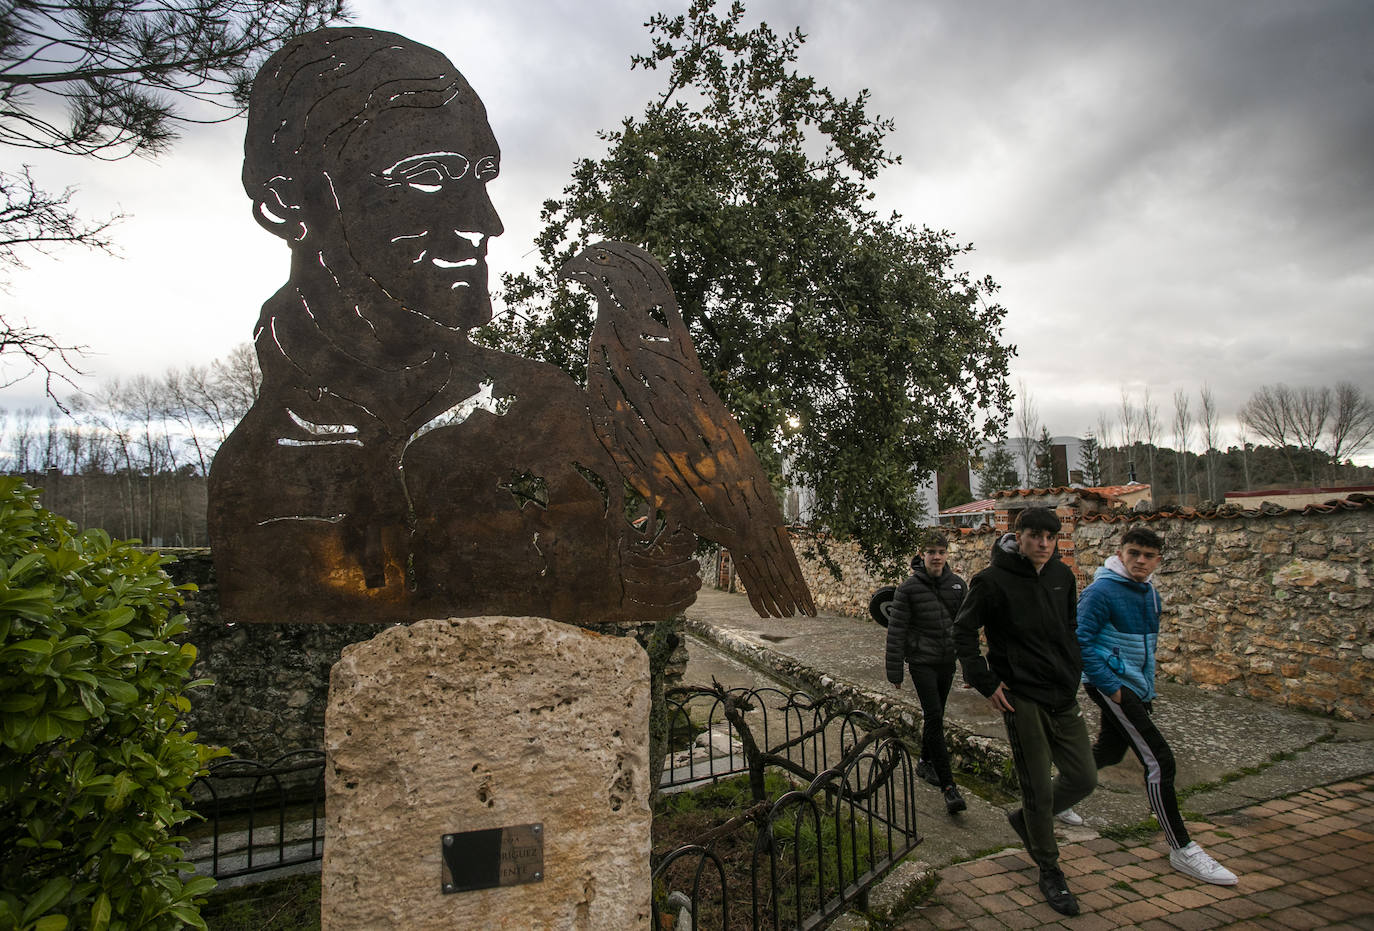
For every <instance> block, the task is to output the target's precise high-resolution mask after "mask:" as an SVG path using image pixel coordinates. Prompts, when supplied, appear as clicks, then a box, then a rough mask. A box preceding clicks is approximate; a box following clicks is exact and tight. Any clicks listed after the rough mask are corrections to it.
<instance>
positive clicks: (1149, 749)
mask: <svg viewBox="0 0 1374 931" xmlns="http://www.w3.org/2000/svg"><path fill="white" fill-rule="evenodd" d="M1083 690H1084V691H1085V692H1087V693H1088V697H1089V698H1091V699H1092V700H1093V701H1095V702H1096V703H1097V707H1099V708H1101V709H1102V732H1101V733H1100V734H1098V736H1097V742H1096V743H1094V744H1093V762H1094V763H1096V764H1097V768H1098V769H1101V768H1102V767H1104V766H1113V765H1115V764H1117V763H1120V762H1121V759H1122V757H1124V756H1125V755H1126V750H1127V749H1128V748H1129V749H1131V750H1134V751H1135V755H1136V757H1137V758H1138V759H1139V760H1140V763H1141V765H1142V766H1144V767H1145V794H1146V796H1148V798H1149V801H1150V810H1151V811H1153V812H1154V813H1155V817H1156V818H1158V819H1159V824H1160V827H1162V828H1163V829H1164V837H1165V839H1166V840H1168V842H1169V846H1170V847H1172V848H1174V849H1175V850H1177V849H1178V848H1180V847H1186V846H1188V828H1187V827H1186V826H1185V825H1184V823H1183V816H1182V815H1180V814H1179V813H1178V798H1177V796H1175V795H1174V773H1175V772H1176V767H1175V766H1174V751H1173V750H1171V749H1170V748H1169V743H1168V741H1166V740H1165V739H1164V735H1163V734H1161V733H1160V732H1159V728H1157V727H1155V723H1154V720H1153V719H1152V718H1151V717H1150V711H1151V707H1150V705H1151V703H1150V702H1147V701H1141V700H1140V696H1138V695H1136V693H1135V692H1132V691H1131V690H1130V689H1128V688H1126V687H1124V686H1123V687H1122V689H1121V703H1120V704H1117V703H1116V702H1114V701H1112V700H1111V698H1110V697H1108V696H1106V695H1103V694H1102V693H1101V692H1099V691H1098V690H1097V689H1095V688H1093V687H1092V686H1091V685H1086V684H1085V685H1084V686H1083Z"/></svg>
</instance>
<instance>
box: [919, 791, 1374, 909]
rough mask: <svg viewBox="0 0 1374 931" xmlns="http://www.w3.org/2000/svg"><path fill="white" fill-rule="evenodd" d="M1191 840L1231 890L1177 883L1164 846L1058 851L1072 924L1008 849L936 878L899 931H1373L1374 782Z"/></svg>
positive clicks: (1274, 809) (1184, 880) (1159, 838)
mask: <svg viewBox="0 0 1374 931" xmlns="http://www.w3.org/2000/svg"><path fill="white" fill-rule="evenodd" d="M1185 807H1186V806H1185ZM1188 829H1189V831H1190V832H1191V833H1192V835H1193V838H1194V839H1195V840H1196V841H1197V842H1198V843H1199V844H1201V845H1202V846H1203V847H1204V848H1206V849H1207V851H1208V853H1211V854H1212V855H1213V856H1214V857H1216V859H1217V860H1218V861H1220V862H1221V864H1222V865H1223V866H1226V867H1227V868H1229V869H1230V870H1231V871H1232V872H1234V873H1235V874H1236V875H1237V877H1238V879H1239V883H1238V885H1235V886H1229V887H1228V886H1213V885H1209V884H1207V883H1203V882H1199V881H1197V880H1195V879H1190V878H1188V877H1187V876H1184V875H1183V874H1182V873H1178V872H1176V871H1175V870H1174V869H1173V868H1172V867H1171V866H1170V865H1169V857H1168V845H1167V844H1165V842H1164V839H1163V835H1162V834H1158V833H1157V834H1155V835H1154V836H1153V837H1151V838H1150V839H1149V841H1148V842H1147V843H1142V842H1139V841H1125V842H1119V841H1113V840H1108V839H1106V838H1101V837H1099V838H1095V839H1093V840H1089V841H1084V842H1081V843H1065V844H1063V845H1062V846H1061V848H1060V865H1061V866H1062V868H1063V870H1064V874H1065V876H1067V877H1068V880H1069V887H1070V888H1071V889H1072V890H1073V891H1074V894H1075V895H1077V896H1078V902H1079V905H1080V906H1081V907H1082V910H1083V912H1082V914H1080V915H1078V916H1077V917H1075V918H1065V917H1063V916H1062V915H1059V914H1057V913H1056V912H1054V911H1053V910H1052V909H1051V908H1050V907H1049V906H1048V905H1046V904H1045V901H1044V899H1042V898H1041V896H1040V892H1039V890H1038V889H1037V888H1036V884H1035V883H1036V877H1037V876H1038V873H1037V872H1036V870H1035V868H1034V867H1033V866H1032V865H1031V862H1030V859H1029V858H1028V857H1027V856H1026V854H1025V851H1024V850H1021V849H1020V848H1013V849H1010V850H1004V851H1002V852H1001V853H998V854H993V855H991V856H987V857H983V858H982V859H978V860H971V861H968V862H964V863H958V864H955V865H953V866H949V867H946V868H945V869H943V870H941V871H940V883H939V885H938V886H937V887H936V889H935V892H934V894H933V895H932V897H931V899H930V901H929V902H927V903H926V905H925V906H924V907H923V908H922V909H921V910H920V911H919V912H917V913H915V914H913V915H911V916H909V917H908V918H907V919H905V920H904V921H903V922H902V923H901V924H900V925H898V927H899V928H901V929H904V931H914V929H920V928H939V929H946V928H979V929H988V931H994V929H1002V928H1090V929H1111V928H1142V929H1149V931H1179V929H1186V931H1193V929H1200V928H1274V929H1285V931H1287V929H1302V928H1358V929H1366V931H1368V929H1374V776H1366V777H1364V778H1363V779H1358V780H1353V781H1349V782H1341V783H1336V784H1334V785H1329V786H1323V787H1320V788H1316V789H1309V790H1307V791H1304V792H1298V793H1296V794H1294V795H1290V796H1288V797H1286V798H1282V799H1276V800H1274V801H1270V802H1265V803H1264V804H1260V805H1255V806H1253V807H1251V808H1245V809H1241V810H1239V811H1235V812H1232V813H1230V814H1220V815H1215V816H1212V819H1211V820H1210V821H1194V820H1190V821H1189V823H1188ZM918 850H919V848H918Z"/></svg>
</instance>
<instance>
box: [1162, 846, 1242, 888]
mask: <svg viewBox="0 0 1374 931" xmlns="http://www.w3.org/2000/svg"><path fill="white" fill-rule="evenodd" d="M1169 862H1170V863H1171V864H1173V867H1174V869H1176V870H1178V871H1179V872H1180V873H1182V874H1184V875H1185V876H1191V877H1193V878H1194V879H1200V880H1202V881H1203V882H1205V883H1213V884H1214V885H1218V886H1234V885H1235V884H1236V874H1235V873H1232V872H1231V871H1230V870H1228V869H1227V868H1226V867H1224V866H1222V865H1221V864H1220V863H1218V862H1217V861H1215V860H1213V859H1212V858H1211V857H1209V856H1208V855H1207V851H1205V850H1203V849H1202V848H1201V847H1199V846H1198V845H1197V841H1192V842H1191V843H1189V844H1188V846H1187V847H1180V848H1179V849H1178V850H1170V851H1169Z"/></svg>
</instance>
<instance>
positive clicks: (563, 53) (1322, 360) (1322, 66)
mask: <svg viewBox="0 0 1374 931" xmlns="http://www.w3.org/2000/svg"><path fill="white" fill-rule="evenodd" d="M677 2H680V3H682V4H683V5H684V6H685V3H686V0H677ZM748 7H749V20H750V22H754V21H757V20H759V19H762V20H765V21H767V22H768V23H769V24H770V25H771V26H773V27H774V28H775V29H778V30H779V31H782V30H785V29H788V28H790V27H792V26H800V27H801V28H802V30H803V31H804V32H806V33H807V35H808V42H807V44H806V45H805V46H804V48H803V49H802V56H801V61H800V67H801V68H802V69H803V70H805V71H808V72H810V73H811V74H813V75H815V76H816V77H817V78H818V80H820V81H821V82H822V83H824V84H827V85H828V86H830V87H831V88H832V89H833V90H834V91H836V92H837V93H839V94H843V95H845V96H852V95H853V94H856V93H857V92H859V91H860V90H861V89H863V88H868V89H869V90H870V91H871V92H872V106H871V112H875V113H877V114H881V115H883V116H886V117H891V118H892V119H894V120H895V121H896V130H895V132H893V133H892V135H891V136H890V137H889V147H890V149H891V150H892V151H894V152H896V153H899V154H900V155H901V157H902V164H901V165H898V166H896V167H894V168H891V169H889V170H888V171H887V172H886V173H885V175H884V176H883V177H882V178H881V179H880V181H879V183H878V185H877V190H878V192H879V198H880V203H879V206H880V207H881V208H882V209H883V210H896V211H898V212H900V213H901V214H902V215H903V216H904V217H906V218H907V219H908V220H909V221H911V222H916V223H924V224H927V225H929V226H931V227H934V228H937V229H941V228H943V229H948V230H951V231H953V232H954V233H955V234H956V236H957V238H958V239H959V240H960V241H965V242H971V243H973V244H974V246H975V247H976V250H977V251H976V252H975V253H973V255H972V256H970V257H969V258H968V261H967V267H968V269H969V270H970V271H971V272H973V273H974V274H975V275H977V276H982V275H991V276H992V277H993V278H994V279H995V280H996V281H997V282H998V283H999V284H1001V286H1002V290H1001V293H1000V295H999V298H1000V301H1001V303H1002V304H1004V305H1005V306H1006V307H1007V308H1008V310H1009V314H1008V321H1007V338H1008V339H1009V340H1010V341H1011V342H1012V343H1014V344H1016V346H1017V347H1018V355H1017V358H1016V360H1015V362H1014V365H1013V379H1014V380H1016V381H1018V382H1020V381H1023V382H1024V383H1025V384H1027V385H1028V386H1029V388H1030V392H1031V395H1032V397H1033V399H1034V401H1035V404H1036V406H1037V408H1038V410H1039V413H1040V417H1041V419H1042V421H1043V422H1044V423H1045V425H1046V426H1048V427H1049V429H1050V430H1051V432H1053V433H1056V434H1066V433H1073V434H1082V433H1084V432H1086V431H1089V430H1092V429H1094V428H1095V427H1096V426H1097V422H1098V418H1099V414H1100V413H1102V412H1104V411H1105V412H1112V413H1111V417H1112V419H1113V420H1114V419H1115V413H1114V412H1115V411H1116V410H1117V408H1118V407H1119V405H1120V398H1121V393H1122V390H1123V389H1125V390H1126V391H1128V392H1129V393H1130V394H1131V395H1132V396H1133V397H1134V398H1135V399H1136V401H1137V402H1138V401H1139V399H1140V397H1141V394H1142V392H1143V391H1144V390H1145V389H1146V388H1147V387H1148V389H1149V391H1150V393H1151V396H1152V398H1153V399H1154V401H1155V403H1157V404H1158V405H1159V408H1160V414H1161V419H1163V420H1165V421H1168V420H1169V419H1170V418H1171V417H1172V398H1173V395H1174V393H1175V392H1176V391H1180V390H1182V391H1186V392H1188V393H1189V394H1190V396H1191V399H1192V406H1193V409H1194V410H1196V409H1197V407H1198V401H1197V394H1198V391H1199V390H1200V389H1201V388H1202V387H1203V385H1204V384H1205V385H1208V386H1209V387H1210V388H1211V390H1212V392H1213V393H1214V395H1215V397H1216V401H1217V405H1218V407H1219V409H1220V411H1221V413H1222V416H1223V418H1224V420H1225V421H1227V422H1228V423H1227V426H1228V427H1229V425H1230V424H1229V421H1231V420H1232V419H1233V417H1234V413H1235V411H1236V409H1237V408H1239V406H1240V405H1241V404H1242V403H1243V402H1244V401H1245V399H1246V398H1247V397H1248V396H1249V395H1250V393H1251V392H1252V391H1254V390H1255V389H1256V388H1258V387H1259V386H1261V385H1264V384H1272V383H1276V382H1286V383H1288V384H1290V385H1293V386H1301V385H1313V386H1316V385H1334V384H1335V383H1336V382H1338V381H1352V382H1354V383H1356V384H1357V385H1359V386H1360V387H1362V388H1363V389H1364V390H1365V391H1366V392H1369V393H1371V394H1374V364H1371V360H1372V357H1374V354H1372V353H1371V345H1372V344H1374V322H1371V313H1372V312H1374V52H1371V49H1374V3H1370V2H1368V0H1282V2H1276V0H1209V2H1205V3H1200V2H1192V0H1188V2H1183V0H1178V2H1168V0H1153V2H1150V3H1139V2H1117V0H1110V2H1108V0H1080V2H1052V0H1042V2H1036V3H1025V2H1021V0H960V2H957V3H956V2H953V0H949V2H917V0H874V2H857V0H848V2H845V0H838V2H837V0H826V2H811V0H793V2H781V0H768V2H763V0H753V2H750V3H748ZM354 9H355V11H356V13H357V16H356V18H355V21H356V22H357V23H358V24H361V25H371V26H376V27H379V28H384V29H391V30H394V31H397V32H401V33H404V34H407V35H410V36H412V37H414V38H417V39H420V40H421V41H424V42H426V43H427V44H430V45H433V46H435V47H436V48H438V49H440V50H441V51H444V52H446V53H447V54H448V55H449V56H450V57H451V58H452V59H453V60H454V62H455V63H456V64H457V65H458V67H459V68H460V69H461V70H462V71H463V72H464V74H465V75H466V76H467V77H468V79H469V81H470V82H471V83H472V84H473V85H474V86H475V87H476V88H477V90H478V92H479V93H480V94H481V95H482V96H483V98H484V99H485V100H486V103H487V108H488V111H489V113H490V116H491V122H492V125H493V128H494V129H495V131H496V134H497V138H498V139H499V140H500V142H501V145H502V156H503V157H502V174H501V178H500V179H499V180H498V181H497V182H495V183H494V184H493V185H492V188H491V192H492V196H493V199H494V200H495V202H496V205H497V208H498V209H499V210H500V211H501V214H502V218H503V220H504V221H505V225H506V234H505V236H503V237H501V238H500V239H498V240H495V241H494V242H493V244H492V266H493V272H494V273H497V272H500V271H502V270H511V269H517V268H523V267H527V266H528V265H530V264H531V263H532V261H533V255H532V249H533V245H532V243H533V237H534V235H535V233H536V232H537V225H538V209H539V204H540V202H541V201H542V200H543V199H545V198H546V197H549V196H552V195H555V194H557V193H558V192H559V190H560V189H561V188H562V186H563V184H564V183H565V182H566V180H567V177H568V172H569V169H570V167H571V165H572V163H573V161H574V159H576V158H578V157H580V156H584V155H593V154H596V153H597V152H599V151H600V146H599V143H598V142H597V139H596V135H595V134H596V131H597V130H598V129H602V128H614V127H615V126H616V125H617V124H618V122H619V121H620V119H621V118H622V117H623V116H625V115H627V114H631V113H633V114H638V113H640V112H641V111H642V109H643V106H644V103H645V102H646V101H647V100H648V99H649V98H650V97H651V96H652V95H653V94H654V93H655V91H656V89H657V88H658V86H659V83H660V80H661V78H660V76H659V75H656V74H654V73H652V72H651V73H648V74H645V73H643V72H631V71H629V68H628V62H629V57H630V55H631V54H633V53H636V52H641V51H644V50H645V49H646V48H647V45H648V40H647V32H646V30H644V28H643V23H644V21H645V20H646V19H648V17H649V16H650V15H652V14H653V13H654V12H656V11H658V10H660V9H662V10H665V11H671V12H678V9H677V8H676V7H675V6H670V5H669V0H598V2H596V3H587V2H572V0H568V2H564V0H507V2H505V3H502V4H471V5H469V4H453V3H450V2H446V0H445V2H440V0H354ZM243 128H244V123H243V122H242V121H234V122H231V123H228V124H224V125H220V126H215V127H205V128H197V129H195V130H194V131H191V132H187V134H186V135H185V137H184V138H183V140H182V141H181V142H180V144H178V146H177V147H176V148H175V149H174V150H173V151H172V152H171V153H170V154H168V155H166V156H164V157H163V158H161V159H159V160H158V161H156V162H148V161H144V160H140V159H129V160H125V161H123V162H118V163H114V164H106V163H79V162H76V161H74V160H71V159H63V158H56V157H46V158H44V157H32V158H28V159H24V158H23V156H24V155H25V154H32V153H21V152H17V151H15V150H9V151H7V152H5V153H4V156H3V157H4V162H3V167H5V168H7V169H13V168H15V167H17V165H18V163H19V162H20V161H24V160H26V161H28V162H30V163H31V164H32V165H33V169H34V174H35V177H36V179H37V180H38V181H39V183H40V184H42V185H43V186H45V187H47V188H49V189H60V188H62V187H63V186H65V185H68V184H72V185H75V186H77V187H78V188H79V191H78V193H77V195H76V197H75V201H76V203H77V204H79V206H80V208H81V209H82V211H83V212H84V213H85V214H87V215H88V216H92V217H95V216H101V215H108V214H110V213H113V212H123V213H125V214H128V215H129V216H128V219H126V220H124V221H123V222H122V223H121V224H120V225H119V227H118V229H117V239H118V243H119V249H120V253H121V257H119V258H112V257H108V256H104V255H100V254H95V253H88V252H83V251H79V250H66V251H62V252H59V253H57V254H56V255H54V256H53V257H51V258H44V257H41V256H35V257H33V259H32V261H30V263H29V265H30V267H29V268H28V269H27V270H21V271H17V272H14V273H12V274H11V276H10V281H9V284H8V291H7V293H3V294H0V313H3V314H4V315H5V316H6V318H7V319H9V320H10V321H11V322H12V323H13V322H16V321H17V320H19V319H27V320H28V322H29V323H30V324H33V325H35V326H38V327H40V328H42V329H44V330H46V331H48V332H51V333H54V334H56V335H58V336H59V337H60V338H62V339H63V340H65V341H67V342H74V343H81V344H84V345H85V346H87V347H88V348H89V350H90V355H89V356H88V357H87V359H86V360H85V362H84V364H83V365H84V368H85V369H86V370H87V371H88V372H89V377H88V378H87V379H83V380H82V383H83V385H85V386H92V387H93V386H94V385H96V384H97V383H98V381H99V380H100V379H102V378H107V377H112V376H128V375H133V374H137V373H147V374H150V375H159V374H161V373H163V372H165V371H166V369H167V368H168V367H169V366H173V365H185V364H188V363H197V364H201V363H206V362H209V361H211V360H212V359H215V358H217V357H220V356H222V355H224V354H225V353H226V352H227V351H228V350H229V349H230V348H232V347H233V346H234V345H235V344H236V343H240V342H243V341H246V340H247V339H249V338H250V336H251V332H252V327H253V323H254V321H255V320H256V318H257V314H258V307H259V305H260V304H261V303H262V301H263V300H265V299H266V298H267V297H268V296H269V295H270V294H271V293H272V292H273V291H274V290H275V289H276V288H277V287H278V286H279V285H280V284H281V282H282V281H283V280H284V279H285V275H286V270H287V250H286V249H285V248H284V246H283V245H282V244H281V243H280V241H278V240H276V239H274V238H273V237H271V236H269V235H268V234H266V233H264V232H262V231H261V230H260V229H259V228H258V227H257V225H256V224H255V223H254V222H253V221H252V219H251V218H250V215H249V209H248V208H249V203H248V200H247V198H246V197H245V196H244V194H243V191H242V188H241V187H240V185H239V168H240V164H239V163H240V159H241V155H242V140H243ZM493 280H495V275H493ZM40 397H41V384H39V383H38V382H37V381H36V380H34V379H29V380H28V381H25V382H21V383H20V384H18V385H15V386H12V387H10V388H8V389H6V390H5V391H3V392H0V405H4V406H8V407H9V408H11V409H14V408H17V407H23V406H26V405H29V404H34V403H37V402H38V400H39V398H40ZM1363 459H1364V461H1366V462H1370V461H1374V457H1371V455H1369V454H1368V453H1367V454H1366V456H1364V457H1363Z"/></svg>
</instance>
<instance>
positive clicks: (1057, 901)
mask: <svg viewBox="0 0 1374 931" xmlns="http://www.w3.org/2000/svg"><path fill="white" fill-rule="evenodd" d="M1040 892H1041V893H1042V894H1043V895H1044V896H1045V901H1046V902H1048V903H1050V908H1052V909H1054V910H1055V911H1056V912H1058V913H1059V914H1061V915H1077V914H1078V900H1077V899H1075V898H1074V897H1073V893H1072V892H1070V891H1069V884H1068V883H1067V882H1066V881H1065V880H1064V874H1063V873H1062V872H1060V870H1059V867H1057V866H1051V867H1045V868H1043V869H1041V870H1040Z"/></svg>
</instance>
